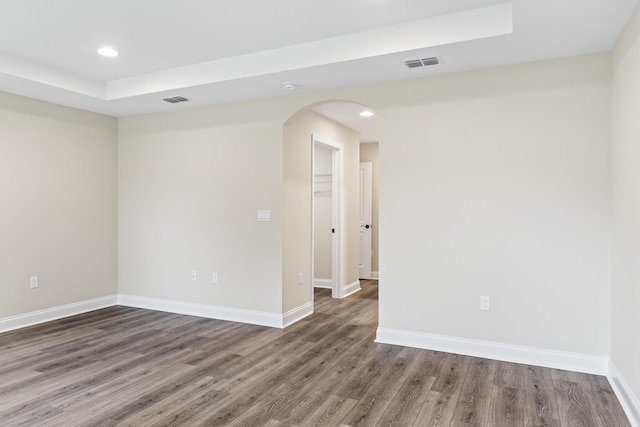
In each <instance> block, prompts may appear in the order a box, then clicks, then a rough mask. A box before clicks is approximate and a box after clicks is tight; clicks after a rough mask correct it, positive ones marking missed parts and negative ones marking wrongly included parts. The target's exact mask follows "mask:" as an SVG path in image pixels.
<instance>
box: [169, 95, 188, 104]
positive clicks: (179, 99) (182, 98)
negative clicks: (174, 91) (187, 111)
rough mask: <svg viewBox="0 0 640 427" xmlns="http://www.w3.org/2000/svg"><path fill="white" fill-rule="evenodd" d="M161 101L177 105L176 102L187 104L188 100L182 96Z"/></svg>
mask: <svg viewBox="0 0 640 427" xmlns="http://www.w3.org/2000/svg"><path fill="white" fill-rule="evenodd" d="M163 101H166V102H168V103H170V104H177V103H178V102H187V101H188V99H187V98H185V97H184V96H173V97H171V98H164V99H163Z"/></svg>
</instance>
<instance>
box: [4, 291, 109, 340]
mask: <svg viewBox="0 0 640 427" xmlns="http://www.w3.org/2000/svg"><path fill="white" fill-rule="evenodd" d="M116 303H117V298H116V296H115V295H109V296H106V297H101V298H95V299H91V300H86V301H80V302H75V303H72V304H66V305H61V306H58V307H52V308H47V309H45V310H39V311H33V312H31V313H25V314H20V315H18V316H12V317H5V318H4V319H0V332H7V331H12V330H14V329H20V328H26V327H27V326H32V325H37V324H39V323H44V322H50V321H52V320H57V319H62V318H63V317H69V316H75V315H76V314H82V313H86V312H89V311H93V310H99V309H101V308H105V307H111V306H114V305H116Z"/></svg>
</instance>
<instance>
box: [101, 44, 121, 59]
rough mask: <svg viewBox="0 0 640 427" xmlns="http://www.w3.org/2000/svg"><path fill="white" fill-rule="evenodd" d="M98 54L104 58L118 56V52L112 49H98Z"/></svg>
mask: <svg viewBox="0 0 640 427" xmlns="http://www.w3.org/2000/svg"><path fill="white" fill-rule="evenodd" d="M98 53H99V54H100V55H102V56H108V57H109V58H114V57H116V56H118V51H117V50H115V49H114V48H112V47H102V48H100V49H98Z"/></svg>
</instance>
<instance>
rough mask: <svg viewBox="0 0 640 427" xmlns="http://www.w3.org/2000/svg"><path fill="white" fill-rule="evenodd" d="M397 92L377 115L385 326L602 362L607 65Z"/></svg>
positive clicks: (549, 65) (436, 83) (528, 69)
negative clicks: (403, 100)
mask: <svg viewBox="0 0 640 427" xmlns="http://www.w3.org/2000/svg"><path fill="white" fill-rule="evenodd" d="M404 85H406V87H405V88H404V90H411V91H412V94H411V95H407V96H411V97H414V98H417V97H421V98H422V99H421V102H419V103H417V102H416V103H415V105H405V106H399V107H395V108H386V109H377V111H378V112H379V114H380V117H381V126H382V135H381V141H380V158H381V163H380V200H381V201H382V202H381V205H380V247H381V249H380V257H381V259H382V264H381V266H380V274H381V277H382V279H383V280H382V281H381V282H380V326H381V327H384V328H391V329H399V330H405V331H407V330H408V331H417V332H425V333H433V334H441V335H447V336H454V337H465V338H473V339H479V340H489V341H496V342H501V343H508V344H517V345H526V346H533V347H540V348H548V349H555V350H562V351H568V352H578V353H586V354H592V355H602V356H606V355H608V354H609V343H610V328H611V321H610V319H611V308H610V301H611V277H610V275H611V261H610V260H611V254H610V248H611V212H610V204H611V194H610V165H609V162H610V157H609V138H610V137H609V129H610V122H609V109H610V67H609V57H608V56H593V57H583V58H579V59H573V60H572V59H569V60H562V61H554V62H544V63H534V64H525V65H519V66H516V67H505V68H499V69H493V70H485V71H480V72H475V73H465V74H460V75H452V76H448V77H444V78H434V79H427V80H423V81H415V82H413V83H411V82H406V83H404ZM402 90H403V89H402V88H401V87H399V88H398V92H400V93H399V94H398V95H397V96H400V97H401V96H402V95H403V94H402V93H401V91H402ZM447 94H449V95H447ZM481 295H488V296H490V297H491V303H492V305H491V310H490V311H488V312H486V311H485V312H483V311H480V310H479V299H480V296H481Z"/></svg>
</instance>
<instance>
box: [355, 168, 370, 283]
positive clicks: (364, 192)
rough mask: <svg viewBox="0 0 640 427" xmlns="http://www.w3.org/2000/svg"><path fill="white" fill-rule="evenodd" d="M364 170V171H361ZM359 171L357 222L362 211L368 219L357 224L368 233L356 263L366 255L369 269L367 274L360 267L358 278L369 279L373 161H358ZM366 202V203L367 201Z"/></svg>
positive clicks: (360, 219)
mask: <svg viewBox="0 0 640 427" xmlns="http://www.w3.org/2000/svg"><path fill="white" fill-rule="evenodd" d="M363 171H364V172H363ZM359 172H360V188H359V190H360V194H359V197H360V200H359V202H360V215H359V217H360V218H359V220H358V222H359V223H360V222H361V221H363V218H362V216H363V213H364V212H365V211H367V213H368V214H369V218H365V219H367V220H368V221H365V222H368V224H362V223H360V224H358V225H359V230H358V232H359V233H369V245H368V248H367V250H366V252H365V253H364V254H363V253H362V246H361V247H360V249H361V250H360V254H359V259H358V264H361V262H360V261H362V257H363V256H366V257H367V258H368V259H369V261H368V267H369V269H368V270H367V273H368V274H364V275H363V274H362V269H360V271H359V273H360V274H359V276H360V279H367V280H370V279H371V261H372V258H373V252H372V244H373V224H372V222H373V163H372V162H360V168H359ZM367 202H368V203H367ZM365 226H366V227H367V229H368V230H367V231H363V228H364V227H365ZM360 245H362V243H361V242H360Z"/></svg>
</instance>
